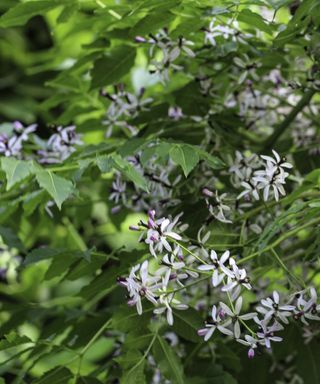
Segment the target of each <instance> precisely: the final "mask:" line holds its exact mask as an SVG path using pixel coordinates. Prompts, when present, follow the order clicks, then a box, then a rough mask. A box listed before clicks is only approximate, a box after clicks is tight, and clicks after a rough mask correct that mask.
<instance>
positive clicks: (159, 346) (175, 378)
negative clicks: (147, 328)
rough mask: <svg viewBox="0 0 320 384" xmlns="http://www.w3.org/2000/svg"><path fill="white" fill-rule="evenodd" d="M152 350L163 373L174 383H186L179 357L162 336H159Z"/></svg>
mask: <svg viewBox="0 0 320 384" xmlns="http://www.w3.org/2000/svg"><path fill="white" fill-rule="evenodd" d="M152 350H153V355H154V358H155V361H156V362H157V364H158V365H159V366H160V369H161V373H162V374H163V375H164V376H165V377H166V378H167V379H168V380H170V381H171V382H172V383H174V384H184V382H185V381H184V377H183V370H182V366H181V363H180V361H179V358H178V356H177V354H176V353H175V352H174V351H173V350H172V349H171V348H170V347H169V345H168V343H167V342H166V341H165V340H164V339H163V338H162V337H161V336H157V339H156V341H155V342H154V345H153V348H152Z"/></svg>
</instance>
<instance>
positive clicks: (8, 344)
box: [0, 331, 32, 351]
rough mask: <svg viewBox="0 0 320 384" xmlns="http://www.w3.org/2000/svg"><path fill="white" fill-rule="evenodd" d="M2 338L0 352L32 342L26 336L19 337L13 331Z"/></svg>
mask: <svg viewBox="0 0 320 384" xmlns="http://www.w3.org/2000/svg"><path fill="white" fill-rule="evenodd" d="M4 337H5V338H4V339H2V340H0V351H3V350H4V349H8V348H12V347H16V346H18V345H21V344H26V343H31V342H32V341H31V340H30V339H29V338H28V337H27V336H20V335H18V334H17V333H16V332H14V331H12V332H10V333H9V334H7V335H5V336H4Z"/></svg>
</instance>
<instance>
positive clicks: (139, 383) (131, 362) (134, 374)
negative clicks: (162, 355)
mask: <svg viewBox="0 0 320 384" xmlns="http://www.w3.org/2000/svg"><path fill="white" fill-rule="evenodd" d="M116 361H117V362H118V363H119V364H120V365H121V367H123V369H124V374H123V376H122V377H121V379H120V384H145V383H146V378H145V374H144V367H145V362H146V361H145V358H144V356H143V355H142V354H141V352H139V351H137V350H135V349H133V350H130V351H128V352H127V353H126V354H125V355H123V356H121V357H120V358H118V359H116Z"/></svg>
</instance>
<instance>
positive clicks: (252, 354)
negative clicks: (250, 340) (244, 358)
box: [248, 348, 254, 359]
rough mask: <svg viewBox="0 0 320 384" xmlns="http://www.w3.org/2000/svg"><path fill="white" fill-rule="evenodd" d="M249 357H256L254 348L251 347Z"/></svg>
mask: <svg viewBox="0 0 320 384" xmlns="http://www.w3.org/2000/svg"><path fill="white" fill-rule="evenodd" d="M248 358H249V359H253V358H254V349H253V348H250V349H249V351H248Z"/></svg>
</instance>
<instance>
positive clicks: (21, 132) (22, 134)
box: [0, 121, 37, 158]
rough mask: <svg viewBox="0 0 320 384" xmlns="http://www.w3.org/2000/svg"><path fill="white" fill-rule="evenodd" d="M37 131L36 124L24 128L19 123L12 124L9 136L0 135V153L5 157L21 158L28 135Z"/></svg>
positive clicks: (6, 134) (5, 134)
mask: <svg viewBox="0 0 320 384" xmlns="http://www.w3.org/2000/svg"><path fill="white" fill-rule="evenodd" d="M36 129H37V125H36V124H32V125H29V126H28V127H24V126H23V124H22V123H20V121H14V122H13V123H12V130H11V132H10V134H8V133H1V134H0V153H2V154H4V156H6V157H11V156H13V157H17V158H22V157H23V145H24V144H25V143H27V142H28V140H29V136H30V134H32V133H33V132H35V131H36Z"/></svg>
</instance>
